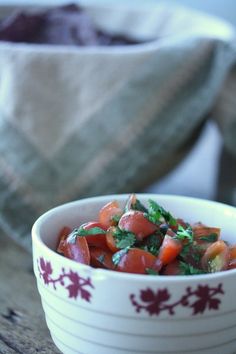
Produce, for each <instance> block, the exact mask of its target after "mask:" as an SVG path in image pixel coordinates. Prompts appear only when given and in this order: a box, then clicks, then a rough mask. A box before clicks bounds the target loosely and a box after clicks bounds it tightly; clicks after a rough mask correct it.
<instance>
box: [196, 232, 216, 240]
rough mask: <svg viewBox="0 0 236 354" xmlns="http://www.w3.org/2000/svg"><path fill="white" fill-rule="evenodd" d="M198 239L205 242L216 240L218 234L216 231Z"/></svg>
mask: <svg viewBox="0 0 236 354" xmlns="http://www.w3.org/2000/svg"><path fill="white" fill-rule="evenodd" d="M199 240H202V241H207V242H216V241H217V240H218V235H217V234H216V233H212V234H209V235H206V236H201V237H199Z"/></svg>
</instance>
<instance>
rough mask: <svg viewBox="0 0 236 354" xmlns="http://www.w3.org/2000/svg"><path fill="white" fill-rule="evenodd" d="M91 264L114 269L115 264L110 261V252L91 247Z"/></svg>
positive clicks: (96, 266)
mask: <svg viewBox="0 0 236 354" xmlns="http://www.w3.org/2000/svg"><path fill="white" fill-rule="evenodd" d="M90 255H91V265H92V266H93V267H95V268H105V269H111V270H113V269H115V265H114V263H113V262H112V252H111V251H105V250H102V249H101V248H97V247H91V248H90Z"/></svg>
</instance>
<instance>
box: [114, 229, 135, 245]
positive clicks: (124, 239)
mask: <svg viewBox="0 0 236 354" xmlns="http://www.w3.org/2000/svg"><path fill="white" fill-rule="evenodd" d="M113 235H114V238H115V242H116V246H117V248H126V247H132V246H133V245H134V244H135V241H136V237H135V234H133V233H132V232H128V231H124V230H121V229H120V228H119V227H117V228H116V229H115V231H114V233H113Z"/></svg>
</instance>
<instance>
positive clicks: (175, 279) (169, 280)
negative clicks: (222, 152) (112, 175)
mask: <svg viewBox="0 0 236 354" xmlns="http://www.w3.org/2000/svg"><path fill="white" fill-rule="evenodd" d="M130 194H132V193H125V194H108V195H100V196H95V197H87V198H81V199H78V200H73V201H70V202H67V203H63V204H61V205H58V206H55V207H53V208H51V209H49V210H47V211H46V212H44V213H43V214H42V215H41V216H39V217H38V219H36V221H35V222H34V224H33V226H32V230H31V235H32V247H33V257H34V247H36V248H38V249H41V250H43V253H44V254H46V255H47V256H48V258H49V259H53V258H54V259H55V260H56V261H57V262H58V263H63V264H62V265H63V266H68V268H72V269H73V270H77V271H78V272H79V271H81V270H85V271H89V272H90V273H91V276H100V275H101V276H102V275H103V276H106V277H107V276H108V277H110V278H113V279H121V280H125V279H127V280H129V281H132V282H133V281H139V282H140V281H141V282H144V283H145V282H147V283H150V282H152V281H153V282H156V283H159V282H162V281H164V282H165V283H166V285H167V284H168V285H170V284H175V283H176V284H179V283H181V282H183V281H187V282H188V283H189V282H191V280H192V281H196V280H197V281H207V280H215V279H221V278H223V277H224V278H225V277H228V276H232V275H235V274H236V269H230V270H226V271H221V272H216V273H207V274H195V275H178V276H176V275H172V276H169V275H161V276H157V275H146V274H133V273H125V272H117V271H113V270H109V269H102V268H93V267H92V266H89V265H85V264H82V263H78V262H75V261H74V260H71V259H69V258H66V257H64V256H62V255H60V254H58V253H56V252H55V251H54V250H52V249H51V248H50V247H48V246H47V245H46V244H45V243H44V242H43V241H42V239H41V237H40V228H41V225H42V224H43V223H44V221H46V220H47V219H48V217H50V216H51V215H53V214H54V213H55V212H60V211H61V210H64V209H65V208H66V209H67V208H68V209H69V208H71V207H73V206H76V205H77V204H80V203H81V202H82V203H86V202H90V201H91V202H92V201H95V202H96V201H102V200H103V199H105V201H109V200H112V199H113V200H114V199H116V200H118V201H121V200H122V201H123V200H124V198H128V197H129V196H130ZM135 194H136V196H137V197H145V198H147V199H152V198H153V197H155V198H159V197H160V198H164V199H166V200H167V201H168V200H169V201H171V200H175V199H177V200H183V201H191V202H194V203H200V204H202V203H203V204H205V205H211V206H216V207H217V206H218V207H220V208H222V207H224V208H225V207H226V208H227V209H229V210H230V211H232V213H233V214H235V217H236V208H235V207H234V206H231V205H228V204H226V203H222V202H218V201H213V200H208V199H202V198H195V197H189V196H183V195H178V194H158V193H135Z"/></svg>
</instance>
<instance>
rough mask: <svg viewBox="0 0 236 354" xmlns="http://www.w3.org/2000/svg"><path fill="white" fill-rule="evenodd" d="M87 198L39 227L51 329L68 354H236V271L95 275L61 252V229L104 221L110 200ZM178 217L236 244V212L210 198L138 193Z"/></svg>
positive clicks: (36, 253)
mask: <svg viewBox="0 0 236 354" xmlns="http://www.w3.org/2000/svg"><path fill="white" fill-rule="evenodd" d="M127 197H128V196H127V195H119V196H104V197H96V198H89V199H83V200H79V201H76V202H72V203H68V204H65V205H62V206H59V207H57V208H54V209H52V210H50V211H48V212H46V213H45V214H44V215H42V216H41V217H40V218H39V219H38V220H37V221H36V222H35V224H34V226H33V230H32V236H33V259H34V272H35V275H36V278H37V285H38V290H39V293H40V295H41V299H42V305H43V308H44V311H45V315H46V321H47V325H48V328H49V330H50V332H51V336H52V338H53V340H54V342H55V344H56V345H57V346H58V348H59V349H60V350H61V351H62V352H63V353H66V354H74V353H83V354H133V353H139V354H149V353H150V354H151V353H156V354H167V353H168V354H174V353H175V354H177V353H178V354H184V353H185V354H186V353H187V354H188V353H193V354H233V353H236V301H235V298H236V270H229V271H226V272H219V273H215V274H210V275H209V274H207V275H194V276H160V277H159V276H150V275H135V274H126V273H119V272H115V271H108V270H102V269H94V268H92V267H89V266H86V265H82V264H79V263H76V262H74V261H72V260H69V259H67V258H64V257H63V256H61V255H59V254H57V253H56V252H55V251H54V250H55V246H56V238H57V234H58V231H59V230H60V228H61V227H62V226H64V225H69V226H72V227H76V226H79V225H80V224H81V223H84V222H86V221H89V220H93V219H96V216H97V213H98V210H99V209H100V208H101V207H102V206H103V205H104V204H105V203H107V202H108V201H111V200H114V199H116V200H118V201H120V202H121V203H124V202H125V201H126V200H127ZM138 198H139V199H140V200H141V201H142V202H144V203H145V201H146V200H147V199H149V198H151V199H153V200H156V201H157V202H158V203H160V204H161V205H162V206H164V207H165V208H166V209H168V210H169V211H170V212H172V214H174V215H175V216H176V217H182V218H184V219H185V220H186V221H189V222H197V221H202V222H203V223H206V224H208V225H210V226H217V227H221V228H222V238H223V239H225V240H227V241H229V242H231V243H236V209H235V208H233V207H231V206H227V205H224V204H220V203H216V202H211V201H207V200H200V199H193V198H187V197H179V196H166V195H150V194H149V195H138Z"/></svg>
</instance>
